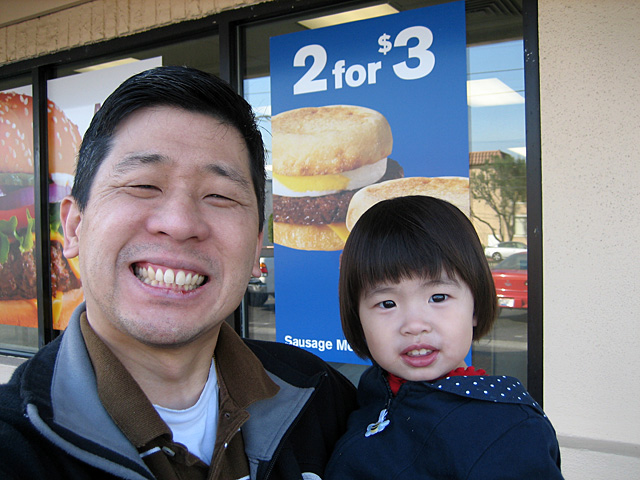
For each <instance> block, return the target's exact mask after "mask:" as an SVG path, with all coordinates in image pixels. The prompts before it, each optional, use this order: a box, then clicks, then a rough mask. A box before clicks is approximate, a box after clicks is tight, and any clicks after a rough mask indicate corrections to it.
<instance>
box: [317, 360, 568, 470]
mask: <svg viewBox="0 0 640 480" xmlns="http://www.w3.org/2000/svg"><path fill="white" fill-rule="evenodd" d="M358 401H359V403H360V408H359V409H358V410H356V411H355V412H353V413H352V414H351V416H350V417H349V425H348V428H347V433H346V434H345V435H344V436H343V437H342V438H341V439H340V441H339V442H338V444H337V445H336V449H335V451H334V453H333V456H332V457H331V460H330V461H329V465H328V466H327V471H326V474H325V480H348V479H367V480H374V479H381V480H392V479H401V478H402V479H405V478H406V479H416V478H420V479H421V480H422V479H444V478H447V479H474V480H477V479H487V480H489V479H490V480H496V479H527V480H543V479H544V480H553V479H561V478H562V474H561V473H560V451H559V448H558V442H557V439H556V434H555V431H554V429H553V427H552V425H551V422H549V420H548V419H547V417H546V415H545V414H544V412H543V411H542V409H541V408H540V406H539V405H538V404H537V403H536V402H535V401H534V400H533V398H531V396H530V395H529V394H528V393H527V391H526V390H525V389H524V387H523V386H522V385H521V384H520V382H519V381H518V380H517V379H515V378H513V377H499V376H469V377H460V376H454V377H447V378H445V379H442V380H437V381H435V382H407V383H405V384H403V385H402V386H401V387H400V390H399V391H398V394H397V396H396V397H393V395H392V393H391V389H390V388H389V384H388V383H387V380H386V378H385V375H384V372H383V371H382V369H380V368H379V367H377V366H374V367H371V368H370V369H368V370H367V371H366V372H365V373H364V374H363V376H362V379H361V380H360V385H359V387H358ZM384 409H387V413H386V415H384V414H382V415H381V411H383V410H384ZM385 422H388V423H385ZM367 429H369V431H370V432H375V433H369V434H368V436H366V435H367Z"/></svg>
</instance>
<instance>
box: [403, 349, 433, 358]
mask: <svg viewBox="0 0 640 480" xmlns="http://www.w3.org/2000/svg"><path fill="white" fill-rule="evenodd" d="M431 353H433V350H427V349H426V348H417V349H415V350H409V351H408V352H407V356H409V357H422V356H425V355H429V354H431Z"/></svg>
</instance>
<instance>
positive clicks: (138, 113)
mask: <svg viewBox="0 0 640 480" xmlns="http://www.w3.org/2000/svg"><path fill="white" fill-rule="evenodd" d="M264 182H265V180H264V147H263V144H262V138H261V136H260V133H259V131H258V129H257V127H256V124H255V119H254V116H253V113H252V111H251V107H250V106H249V105H248V104H247V103H246V102H245V101H244V100H243V99H242V98H241V97H239V96H238V95H237V94H235V93H234V92H233V91H232V90H231V89H230V87H229V86H228V85H227V84H225V83H224V82H222V81H221V80H219V79H217V78H216V77H213V76H210V75H208V74H205V73H203V72H200V71H197V70H193V69H189V68H184V67H160V68H157V69H154V70H150V71H147V72H143V73H142V74H139V75H136V76H134V77H132V78H130V79H129V80H127V81H125V82H124V83H123V84H122V85H121V86H120V87H119V88H118V89H117V90H116V91H115V92H114V93H113V94H112V95H111V96H110V97H109V98H108V99H107V100H106V101H105V103H104V104H103V106H102V108H101V109H100V110H99V111H98V113H97V114H96V115H95V117H94V119H93V120H92V123H91V125H90V127H89V129H88V130H87V133H86V134H85V137H84V140H83V143H82V146H81V148H80V153H79V157H78V165H77V169H76V178H75V184H74V187H73V190H72V194H71V196H70V197H67V198H65V199H64V201H63V202H62V205H61V217H62V220H63V226H64V231H65V247H64V253H65V255H66V256H67V257H68V258H72V257H76V256H77V257H78V258H79V260H80V270H81V274H82V279H83V289H84V294H85V304H83V305H82V306H80V307H79V308H78V309H77V310H76V312H75V313H74V316H73V318H72V320H71V322H70V324H69V327H68V328H67V330H66V331H65V333H64V335H62V336H61V337H60V338H59V339H57V340H56V341H54V342H52V343H51V344H50V345H48V346H46V347H44V348H43V349H42V350H40V351H39V352H38V353H37V354H36V355H35V356H34V358H33V359H32V360H30V361H29V362H26V363H25V364H24V365H23V366H22V367H20V368H19V369H18V370H17V371H16V373H15V375H14V377H13V378H12V380H11V382H10V383H9V384H7V385H5V386H2V387H0V405H2V407H0V441H1V442H2V445H3V447H2V449H1V451H0V473H1V474H2V475H1V476H2V478H6V479H26V478H48V479H58V478H59V479H62V478H65V479H68V478H73V479H84V478H86V479H90V478H91V479H94V478H130V479H144V478H147V479H154V478H157V479H245V478H246V479H248V478H251V479H267V478H268V479H287V480H288V479H319V478H322V476H323V473H324V467H325V464H326V462H327V460H328V457H329V455H330V453H331V450H332V448H333V445H334V443H335V441H336V440H337V438H338V437H339V436H340V435H341V434H342V433H343V431H344V429H345V426H346V419H347V416H348V414H349V412H350V411H351V410H352V409H353V408H354V406H355V398H354V397H355V396H354V389H353V387H352V385H351V384H350V383H349V382H348V381H347V380H346V379H345V378H344V377H342V376H341V375H340V374H338V373H337V372H335V371H334V370H333V369H331V368H330V367H329V366H327V365H326V364H325V363H324V362H322V361H321V360H319V359H318V358H316V357H314V356H312V355H310V354H308V353H307V352H304V351H302V350H299V349H297V348H295V347H291V346H287V345H282V344H276V343H267V342H257V341H251V340H242V339H240V338H239V337H238V336H237V335H236V333H235V332H234V331H233V330H232V329H231V328H230V327H229V326H228V325H227V324H226V323H225V319H227V318H228V317H229V316H230V315H232V313H233V312H234V310H235V309H236V308H237V307H238V306H239V304H240V302H241V300H242V297H243V295H244V292H245V289H246V287H247V282H248V279H249V277H250V276H251V275H255V276H259V275H260V269H259V255H260V248H261V243H262V235H263V234H262V224H263V221H264V214H263V210H264Z"/></svg>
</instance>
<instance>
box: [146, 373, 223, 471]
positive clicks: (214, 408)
mask: <svg viewBox="0 0 640 480" xmlns="http://www.w3.org/2000/svg"><path fill="white" fill-rule="evenodd" d="M218 390H219V387H218V377H217V375H216V365H215V361H214V360H212V361H211V368H210V369H209V378H207V383H206V384H205V386H204V389H203V390H202V393H201V394H200V398H199V399H198V401H197V402H196V404H195V405H194V406H192V407H189V408H187V409H186V410H172V409H170V408H164V407H161V406H160V405H154V408H155V409H156V411H157V412H158V414H159V415H160V417H161V418H162V419H163V420H164V421H165V423H166V424H167V425H168V426H169V428H170V429H171V431H172V432H173V441H174V442H179V443H181V444H183V445H184V446H186V447H187V448H188V449H189V451H190V452H191V453H193V454H194V455H195V456H197V457H198V458H199V459H200V460H202V461H203V462H204V463H206V464H207V465H209V464H210V463H211V458H212V457H213V447H214V445H215V442H216V432H217V430H218Z"/></svg>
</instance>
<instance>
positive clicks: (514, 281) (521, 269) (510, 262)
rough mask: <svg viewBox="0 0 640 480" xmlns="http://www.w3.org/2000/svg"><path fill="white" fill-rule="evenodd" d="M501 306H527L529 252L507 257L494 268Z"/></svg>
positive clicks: (493, 273) (494, 280)
mask: <svg viewBox="0 0 640 480" xmlns="http://www.w3.org/2000/svg"><path fill="white" fill-rule="evenodd" d="M491 274H492V275H493V282H494V283H495V285H496V292H497V294H498V306H499V307H500V308H527V306H528V302H527V290H528V285H529V282H528V281H527V278H528V277H527V253H526V252H522V253H516V254H513V255H511V256H510V257H507V258H505V259H504V260H503V261H501V262H500V263H498V264H497V265H496V266H495V267H494V268H493V269H492V270H491Z"/></svg>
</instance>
